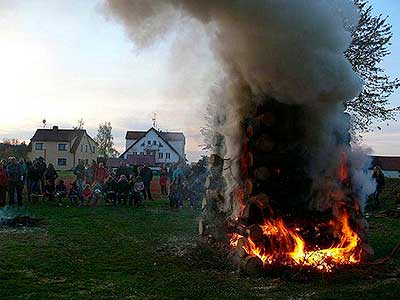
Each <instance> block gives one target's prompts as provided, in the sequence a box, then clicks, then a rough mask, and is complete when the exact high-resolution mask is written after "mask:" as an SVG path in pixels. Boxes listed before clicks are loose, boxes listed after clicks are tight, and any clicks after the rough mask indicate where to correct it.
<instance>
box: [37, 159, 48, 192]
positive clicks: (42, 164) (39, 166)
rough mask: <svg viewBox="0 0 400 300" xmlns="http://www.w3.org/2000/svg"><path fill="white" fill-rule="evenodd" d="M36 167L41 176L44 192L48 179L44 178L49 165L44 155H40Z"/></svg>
mask: <svg viewBox="0 0 400 300" xmlns="http://www.w3.org/2000/svg"><path fill="white" fill-rule="evenodd" d="M36 168H37V171H38V174H39V176H40V192H41V193H42V192H43V191H44V186H45V184H46V181H45V180H44V173H45V172H46V169H47V165H46V162H45V161H44V158H43V157H39V159H38V161H37V164H36Z"/></svg>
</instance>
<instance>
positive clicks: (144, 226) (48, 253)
mask: <svg viewBox="0 0 400 300" xmlns="http://www.w3.org/2000/svg"><path fill="white" fill-rule="evenodd" d="M29 211H30V212H31V213H32V214H33V215H34V216H36V217H41V218H45V219H46V220H47V222H48V225H46V226H43V227H40V228H34V229H30V230H26V231H10V230H6V229H2V230H0V299H24V300H28V299H74V300H78V299H230V300H232V299H353V300H354V299H363V300H365V299H378V298H379V299H398V295H399V293H400V280H399V278H397V279H393V278H388V277H393V276H388V275H387V273H388V272H389V273H390V272H391V273H393V269H394V268H395V266H396V265H399V263H400V260H399V258H398V257H399V256H397V258H396V259H395V260H394V261H392V262H391V263H390V264H388V265H387V266H384V267H381V266H380V267H375V268H360V269H359V270H357V271H354V272H351V273H350V274H347V275H342V274H340V275H337V276H333V277H332V278H331V277H327V276H324V277H322V276H321V277H317V278H313V279H310V280H306V281H305V280H302V281H296V280H284V279H282V278H281V279H279V278H272V277H268V276H266V277H263V278H250V277H247V276H244V275H240V274H238V273H237V272H234V271H232V270H231V269H230V268H228V267H227V266H225V264H224V262H223V261H222V260H221V257H218V256H216V255H215V254H214V252H213V251H212V250H210V249H208V248H207V247H199V246H198V243H197V218H198V212H197V211H192V210H190V209H183V210H181V211H171V210H170V209H169V208H168V205H167V203H166V202H165V200H158V201H155V202H151V203H149V202H147V203H146V204H145V205H144V206H143V207H139V208H130V207H117V208H112V207H97V208H86V207H85V208H77V207H69V208H67V207H50V206H40V205H37V206H35V207H31V208H30V209H29ZM398 222H399V221H398V220H384V219H371V220H370V223H371V242H372V244H373V246H374V248H375V251H376V256H377V257H381V256H384V255H386V254H387V253H389V252H390V251H391V249H392V248H393V246H394V245H395V244H396V242H397V241H398V240H400V230H399V229H400V226H399V223H398Z"/></svg>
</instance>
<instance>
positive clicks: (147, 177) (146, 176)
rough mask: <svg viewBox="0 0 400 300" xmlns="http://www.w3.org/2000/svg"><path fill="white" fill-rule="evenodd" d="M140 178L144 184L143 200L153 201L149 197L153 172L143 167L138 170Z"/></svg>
mask: <svg viewBox="0 0 400 300" xmlns="http://www.w3.org/2000/svg"><path fill="white" fill-rule="evenodd" d="M140 177H141V178H142V180H143V184H144V193H143V196H144V199H145V200H147V199H148V200H153V197H152V196H151V181H152V180H153V171H152V170H151V169H150V168H149V167H148V166H147V165H144V166H143V168H142V169H141V170H140Z"/></svg>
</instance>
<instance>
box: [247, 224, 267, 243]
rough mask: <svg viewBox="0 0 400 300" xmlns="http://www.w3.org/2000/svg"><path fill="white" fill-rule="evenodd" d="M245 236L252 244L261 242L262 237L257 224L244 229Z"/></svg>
mask: <svg viewBox="0 0 400 300" xmlns="http://www.w3.org/2000/svg"><path fill="white" fill-rule="evenodd" d="M246 232H247V236H248V237H249V238H250V239H251V240H252V241H253V242H260V241H262V239H263V237H264V235H263V231H262V229H261V227H260V226H259V225H257V224H253V225H251V226H249V227H247V229H246Z"/></svg>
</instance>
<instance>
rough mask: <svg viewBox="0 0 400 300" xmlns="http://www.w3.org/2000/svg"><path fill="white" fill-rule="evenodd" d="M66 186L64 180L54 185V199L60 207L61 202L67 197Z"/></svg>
mask: <svg viewBox="0 0 400 300" xmlns="http://www.w3.org/2000/svg"><path fill="white" fill-rule="evenodd" d="M67 194H68V193H67V186H66V185H65V183H64V180H61V179H60V180H59V181H58V183H57V185H56V197H57V200H58V203H59V204H60V206H61V205H62V200H63V199H64V198H65V197H66V196H67Z"/></svg>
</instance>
